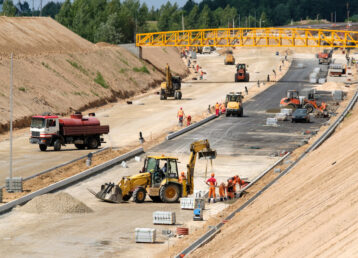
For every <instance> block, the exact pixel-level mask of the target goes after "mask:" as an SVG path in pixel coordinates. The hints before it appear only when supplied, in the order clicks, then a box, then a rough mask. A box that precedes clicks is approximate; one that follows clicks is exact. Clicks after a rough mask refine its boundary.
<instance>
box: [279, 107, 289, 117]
mask: <svg viewBox="0 0 358 258" xmlns="http://www.w3.org/2000/svg"><path fill="white" fill-rule="evenodd" d="M280 113H283V114H286V115H287V116H291V115H292V109H290V108H281V111H280Z"/></svg>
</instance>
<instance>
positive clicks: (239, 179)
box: [236, 175, 247, 189]
mask: <svg viewBox="0 0 358 258" xmlns="http://www.w3.org/2000/svg"><path fill="white" fill-rule="evenodd" d="M236 177H237V179H236V183H237V184H238V185H239V187H240V189H242V188H244V187H245V186H247V182H245V181H244V180H242V179H241V178H240V177H239V175H236Z"/></svg>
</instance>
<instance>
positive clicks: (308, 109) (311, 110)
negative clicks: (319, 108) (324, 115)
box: [304, 104, 314, 113]
mask: <svg viewBox="0 0 358 258" xmlns="http://www.w3.org/2000/svg"><path fill="white" fill-rule="evenodd" d="M304 108H305V109H307V112H308V113H312V112H313V110H314V107H313V106H312V105H311V104H306V105H305V106H304Z"/></svg>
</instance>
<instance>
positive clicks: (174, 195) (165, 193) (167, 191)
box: [159, 184, 180, 203]
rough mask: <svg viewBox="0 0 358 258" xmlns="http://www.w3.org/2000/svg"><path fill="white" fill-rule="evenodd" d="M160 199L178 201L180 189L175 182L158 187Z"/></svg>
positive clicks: (169, 201) (170, 201) (171, 201)
mask: <svg viewBox="0 0 358 258" xmlns="http://www.w3.org/2000/svg"><path fill="white" fill-rule="evenodd" d="M159 195H160V199H161V200H162V201H163V202H167V203H174V202H178V200H179V197H180V189H179V186H178V185H176V184H168V185H164V186H162V187H161V188H160V192H159Z"/></svg>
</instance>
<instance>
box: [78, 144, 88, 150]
mask: <svg viewBox="0 0 358 258" xmlns="http://www.w3.org/2000/svg"><path fill="white" fill-rule="evenodd" d="M75 146H76V148H77V149H79V150H84V149H85V148H86V145H85V144H76V143H75Z"/></svg>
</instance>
